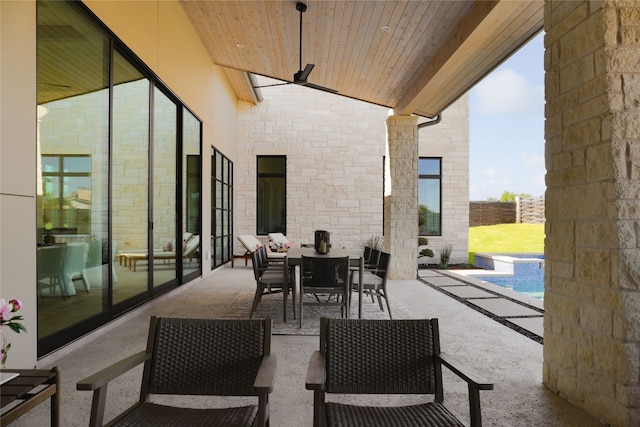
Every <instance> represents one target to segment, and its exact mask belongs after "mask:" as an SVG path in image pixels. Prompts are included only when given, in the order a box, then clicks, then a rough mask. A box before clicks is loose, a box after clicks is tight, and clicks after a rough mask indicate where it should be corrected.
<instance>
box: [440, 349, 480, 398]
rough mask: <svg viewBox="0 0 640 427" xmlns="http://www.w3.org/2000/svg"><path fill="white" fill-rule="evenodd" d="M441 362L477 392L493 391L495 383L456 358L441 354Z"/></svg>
mask: <svg viewBox="0 0 640 427" xmlns="http://www.w3.org/2000/svg"><path fill="white" fill-rule="evenodd" d="M440 362H442V364H443V365H444V366H446V367H447V368H449V369H450V370H451V372H453V373H454V374H456V375H457V376H459V377H460V378H462V379H463V380H464V381H466V382H467V383H468V384H469V387H470V388H474V389H477V390H493V383H490V382H489V381H487V380H486V379H484V378H483V377H481V376H480V375H478V374H477V373H476V372H475V371H474V370H473V369H472V368H470V367H469V366H466V365H464V364H463V363H462V362H460V361H459V360H458V359H456V358H455V357H453V356H451V355H449V354H447V353H440Z"/></svg>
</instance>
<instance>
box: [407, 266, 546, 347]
mask: <svg viewBox="0 0 640 427" xmlns="http://www.w3.org/2000/svg"><path fill="white" fill-rule="evenodd" d="M486 272H487V270H429V269H425V270H422V269H421V270H418V280H420V281H421V282H423V283H425V284H427V285H428V286H430V287H432V288H433V289H436V290H438V291H440V292H442V293H444V294H446V295H448V296H450V297H451V298H454V299H455V300H457V301H459V302H461V303H462V304H465V305H466V306H468V307H470V308H473V309H474V310H476V311H478V312H480V313H482V314H484V315H486V316H488V317H490V318H492V319H494V320H495V321H497V322H499V323H501V324H503V325H505V326H507V327H509V328H511V329H513V330H515V331H517V332H519V333H521V334H522V335H525V336H527V337H528V338H530V339H532V340H533V341H536V342H538V343H540V344H542V343H543V329H544V328H543V322H544V302H543V301H541V300H538V299H535V298H532V297H528V296H527V295H524V294H521V293H518V292H515V291H513V290H511V289H508V288H504V287H502V286H499V285H496V284H493V283H489V282H486V281H484V280H481V279H477V278H475V277H473V274H480V273H482V275H483V276H487V274H485V273H486ZM443 278H444V279H443Z"/></svg>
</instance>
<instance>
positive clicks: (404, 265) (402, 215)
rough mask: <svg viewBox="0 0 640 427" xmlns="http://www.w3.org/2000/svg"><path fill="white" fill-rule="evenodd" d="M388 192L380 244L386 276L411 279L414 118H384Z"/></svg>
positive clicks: (414, 272) (414, 205)
mask: <svg viewBox="0 0 640 427" xmlns="http://www.w3.org/2000/svg"><path fill="white" fill-rule="evenodd" d="M387 139H388V144H389V173H390V177H391V195H389V196H387V197H385V204H386V205H387V206H385V222H384V237H385V238H384V247H385V251H387V252H389V253H390V254H391V260H390V264H391V265H390V267H389V278H390V279H396V280H407V279H415V278H416V275H417V270H418V258H417V257H418V255H417V254H418V118H417V117H413V116H390V117H389V118H388V119H387Z"/></svg>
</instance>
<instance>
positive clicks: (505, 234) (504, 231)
mask: <svg viewBox="0 0 640 427" xmlns="http://www.w3.org/2000/svg"><path fill="white" fill-rule="evenodd" d="M476 252H504V253H532V252H536V253H542V252H544V224H498V225H483V226H479V227H470V228H469V263H470V264H472V263H473V254H474V253H476Z"/></svg>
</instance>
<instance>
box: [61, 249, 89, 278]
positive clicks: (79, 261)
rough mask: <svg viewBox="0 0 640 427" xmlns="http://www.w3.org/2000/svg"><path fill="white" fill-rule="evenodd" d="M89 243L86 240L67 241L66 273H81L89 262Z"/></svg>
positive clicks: (65, 255)
mask: <svg viewBox="0 0 640 427" xmlns="http://www.w3.org/2000/svg"><path fill="white" fill-rule="evenodd" d="M88 253H89V244H88V243H86V242H74V243H67V250H66V251H65V254H64V271H65V274H72V273H80V272H81V271H82V269H83V268H85V267H86V264H87V254H88Z"/></svg>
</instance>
